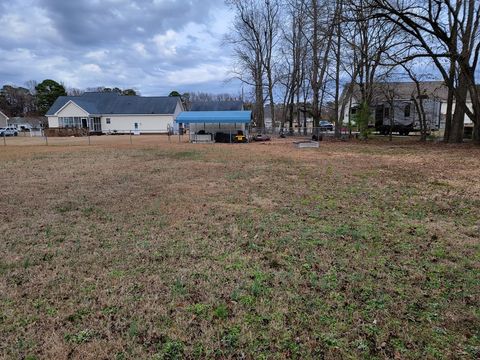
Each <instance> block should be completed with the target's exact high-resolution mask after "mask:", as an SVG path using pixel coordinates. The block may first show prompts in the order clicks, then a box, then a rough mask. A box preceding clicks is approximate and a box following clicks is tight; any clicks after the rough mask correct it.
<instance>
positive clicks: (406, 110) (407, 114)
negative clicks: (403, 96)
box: [405, 104, 411, 118]
mask: <svg viewBox="0 0 480 360" xmlns="http://www.w3.org/2000/svg"><path fill="white" fill-rule="evenodd" d="M410 112H411V108H410V104H407V105H405V117H406V118H408V117H410Z"/></svg>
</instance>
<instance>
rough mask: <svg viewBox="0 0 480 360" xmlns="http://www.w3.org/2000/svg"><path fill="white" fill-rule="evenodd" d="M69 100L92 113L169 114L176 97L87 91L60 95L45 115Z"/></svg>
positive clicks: (174, 104)
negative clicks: (79, 94) (73, 94)
mask: <svg viewBox="0 0 480 360" xmlns="http://www.w3.org/2000/svg"><path fill="white" fill-rule="evenodd" d="M69 101H73V102H74V103H75V104H77V105H78V106H80V107H81V108H82V109H84V110H85V111H86V112H88V113H89V114H92V115H109V114H111V115H114V114H119V115H151V114H157V115H167V114H168V115H169V114H174V113H175V109H176V107H177V104H178V103H179V102H180V98H178V97H169V96H159V97H143V96H121V95H119V94H116V93H98V92H87V93H85V94H83V95H82V96H61V97H59V98H58V99H57V100H56V101H55V103H54V104H53V105H52V107H51V108H50V109H49V110H48V112H47V116H53V115H55V114H56V113H57V112H58V111H59V110H60V109H61V108H62V107H64V106H65V105H66V104H67V103H68V102H69Z"/></svg>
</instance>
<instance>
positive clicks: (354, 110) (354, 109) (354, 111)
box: [350, 107, 357, 115]
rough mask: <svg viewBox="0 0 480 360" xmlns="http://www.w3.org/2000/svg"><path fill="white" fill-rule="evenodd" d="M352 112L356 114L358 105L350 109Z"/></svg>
mask: <svg viewBox="0 0 480 360" xmlns="http://www.w3.org/2000/svg"><path fill="white" fill-rule="evenodd" d="M350 113H351V114H352V115H355V114H356V113H357V108H356V107H354V108H352V109H351V110H350Z"/></svg>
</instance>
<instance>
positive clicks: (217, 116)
mask: <svg viewBox="0 0 480 360" xmlns="http://www.w3.org/2000/svg"><path fill="white" fill-rule="evenodd" d="M175 121H176V122H177V123H178V124H185V125H188V127H189V129H190V141H191V142H196V143H199V142H204V143H205V142H206V143H209V142H227V143H230V142H234V139H235V137H236V136H237V135H245V136H246V135H247V132H248V125H249V124H250V122H251V121H252V112H251V111H186V112H182V113H180V115H178V117H177V119H176V120H175Z"/></svg>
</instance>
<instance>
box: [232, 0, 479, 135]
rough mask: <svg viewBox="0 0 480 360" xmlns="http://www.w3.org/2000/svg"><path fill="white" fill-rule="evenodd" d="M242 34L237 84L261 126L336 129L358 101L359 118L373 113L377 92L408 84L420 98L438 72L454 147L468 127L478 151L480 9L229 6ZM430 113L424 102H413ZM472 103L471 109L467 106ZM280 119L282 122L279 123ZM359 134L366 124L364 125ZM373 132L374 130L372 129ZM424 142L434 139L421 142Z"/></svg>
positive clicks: (422, 0)
mask: <svg viewBox="0 0 480 360" xmlns="http://www.w3.org/2000/svg"><path fill="white" fill-rule="evenodd" d="M226 3H227V4H228V5H229V7H230V8H231V9H232V11H234V14H235V20H234V24H233V26H232V28H231V31H229V33H228V35H227V37H226V40H227V42H228V43H229V44H230V45H231V46H232V47H233V49H234V59H235V62H234V66H233V74H234V77H236V78H238V79H240V80H241V81H242V82H243V83H244V84H245V85H246V86H247V87H248V88H249V89H251V97H252V98H253V102H254V113H255V119H256V122H257V125H258V126H259V127H263V126H264V125H265V123H264V109H265V106H268V107H270V110H271V111H270V113H271V114H272V115H271V116H272V121H273V123H277V122H278V123H279V124H280V126H282V127H284V126H290V127H292V126H293V123H294V122H297V123H298V124H299V125H301V123H302V118H303V119H305V118H306V114H307V113H308V114H309V115H311V117H312V118H313V121H314V126H318V124H319V121H320V120H321V119H322V118H323V117H324V116H325V115H326V113H329V114H330V116H331V117H332V120H333V121H334V122H335V125H336V129H337V136H339V135H340V134H339V133H338V129H340V127H341V125H342V124H341V122H342V121H343V120H342V119H343V115H344V114H345V112H346V111H349V110H350V109H349V104H348V103H347V99H348V98H349V96H351V95H352V93H353V92H354V91H358V92H359V93H360V98H361V101H360V103H361V105H360V109H359V111H358V114H360V115H358V116H357V117H358V120H359V122H361V121H360V120H362V119H360V117H361V116H362V114H363V116H364V117H366V118H367V122H368V117H370V116H372V114H373V113H374V111H373V106H374V98H375V96H376V92H377V91H379V90H378V87H376V84H378V83H379V82H385V83H388V82H389V81H394V80H397V81H398V80H409V81H412V82H413V83H414V84H415V85H416V87H417V88H418V89H419V90H420V88H419V86H418V85H419V83H420V81H421V80H422V79H425V78H428V74H427V73H426V70H425V69H429V68H434V69H435V70H436V72H437V73H438V74H439V76H440V79H441V80H442V81H443V82H444V84H445V86H446V88H447V91H448V99H447V111H446V118H445V123H446V125H445V127H446V128H445V135H444V140H445V141H446V142H453V143H456V142H461V141H462V139H463V135H464V133H463V132H464V119H465V117H466V116H467V117H468V118H470V119H471V120H472V122H473V124H474V131H473V138H474V141H475V142H476V143H477V144H480V87H479V86H478V85H477V84H476V78H475V76H476V73H478V61H479V57H480V2H479V1H478V0H226ZM412 99H414V100H415V107H416V108H418V109H419V110H422V101H421V99H422V94H420V92H419V93H418V94H416V96H414V97H413V96H412ZM467 101H471V108H470V107H468V106H467ZM276 107H277V108H279V109H280V110H281V112H280V115H279V119H276V118H275V116H276V114H278V113H279V112H278V111H275V108H276ZM359 125H361V124H359ZM364 126H366V123H365V124H364ZM422 135H424V136H422V139H426V131H425V134H423V132H422Z"/></svg>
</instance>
